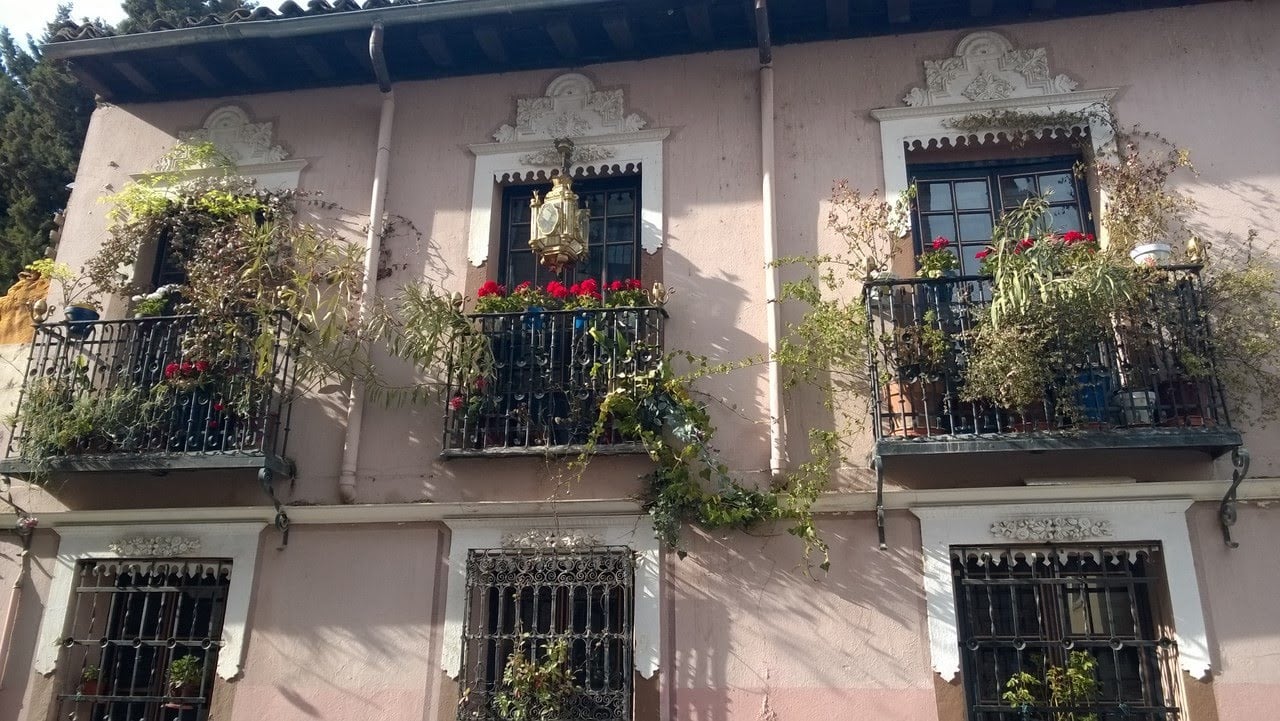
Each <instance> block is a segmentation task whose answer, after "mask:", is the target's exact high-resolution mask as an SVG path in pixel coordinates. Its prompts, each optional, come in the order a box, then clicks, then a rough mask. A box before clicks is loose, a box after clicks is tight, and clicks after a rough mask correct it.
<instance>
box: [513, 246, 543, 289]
mask: <svg viewBox="0 0 1280 721" xmlns="http://www.w3.org/2000/svg"><path fill="white" fill-rule="evenodd" d="M508 264H509V266H510V271H509V273H508V275H507V283H508V284H509V287H511V288H514V287H516V286H517V285H519V284H521V283H523V282H525V281H526V280H527V281H530V282H535V281H536V278H535V268H536V267H537V265H538V264H537V263H536V262H535V261H534V260H533V253H529V252H515V251H512V253H511V256H510V260H509V261H508Z"/></svg>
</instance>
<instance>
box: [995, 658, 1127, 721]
mask: <svg viewBox="0 0 1280 721" xmlns="http://www.w3.org/2000/svg"><path fill="white" fill-rule="evenodd" d="M1097 667H1098V661H1097V659H1095V658H1094V657H1093V656H1092V655H1090V654H1089V653H1088V652H1086V651H1072V652H1071V653H1070V654H1069V655H1068V656H1067V663H1066V665H1065V666H1057V665H1049V666H1048V667H1047V668H1045V671H1044V676H1043V679H1044V680H1041V677H1039V676H1036V675H1034V674H1031V673H1028V672H1026V671H1018V672H1017V673H1015V674H1013V675H1012V676H1010V677H1009V679H1008V680H1007V681H1005V685H1004V687H1005V692H1004V694H1002V695H1001V697H1000V698H1001V700H1002V701H1004V702H1005V703H1006V704H1008V705H1009V707H1010V708H1014V709H1018V710H1019V711H1020V712H1021V714H1022V715H1021V718H1034V719H1043V721H1098V714H1096V713H1094V712H1091V711H1082V710H1081V709H1082V708H1088V707H1089V706H1090V705H1092V704H1093V703H1094V702H1095V701H1097V700H1098V696H1099V695H1100V694H1101V691H1102V689H1101V688H1100V686H1099V684H1098V679H1097V675H1096V669H1097ZM1036 708H1040V709H1048V711H1047V712H1046V713H1043V714H1036V715H1034V716H1033V715H1031V714H1032V713H1033V711H1032V709H1036Z"/></svg>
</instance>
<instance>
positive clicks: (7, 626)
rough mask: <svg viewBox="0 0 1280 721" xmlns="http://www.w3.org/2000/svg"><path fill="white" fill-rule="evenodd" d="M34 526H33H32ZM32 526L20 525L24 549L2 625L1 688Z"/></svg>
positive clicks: (24, 574)
mask: <svg viewBox="0 0 1280 721" xmlns="http://www.w3.org/2000/svg"><path fill="white" fill-rule="evenodd" d="M32 528H33V527H32ZM32 528H24V527H22V526H19V527H18V530H17V534H18V539H19V541H20V542H21V543H22V550H21V551H19V552H18V563H19V566H18V575H17V576H15V577H14V579H13V587H12V588H11V589H9V604H8V606H7V609H8V610H7V612H6V613H5V617H4V625H3V626H2V627H0V633H2V634H4V635H3V636H0V688H3V687H4V679H5V675H6V673H7V672H8V670H9V653H10V650H11V649H12V647H13V630H14V625H15V624H16V623H17V620H18V606H19V604H20V603H21V602H22V586H23V585H24V583H25V582H26V580H27V573H28V569H29V568H30V566H31V563H30V555H31V532H32Z"/></svg>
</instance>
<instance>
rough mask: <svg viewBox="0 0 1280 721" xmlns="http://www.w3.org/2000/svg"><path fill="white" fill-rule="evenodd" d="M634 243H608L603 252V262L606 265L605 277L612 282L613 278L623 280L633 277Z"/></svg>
mask: <svg viewBox="0 0 1280 721" xmlns="http://www.w3.org/2000/svg"><path fill="white" fill-rule="evenodd" d="M635 249H636V247H635V245H631V244H627V245H610V246H609V247H608V250H607V251H606V253H605V263H606V265H607V267H606V268H605V272H606V273H607V275H606V276H605V278H606V279H607V280H608V281H610V282H612V281H615V280H623V279H625V278H633V277H635V275H636V272H635V257H636V250H635Z"/></svg>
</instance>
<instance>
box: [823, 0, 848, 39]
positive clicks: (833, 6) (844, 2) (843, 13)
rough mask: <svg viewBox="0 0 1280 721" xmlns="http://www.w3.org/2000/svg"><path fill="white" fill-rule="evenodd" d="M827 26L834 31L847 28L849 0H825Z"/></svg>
mask: <svg viewBox="0 0 1280 721" xmlns="http://www.w3.org/2000/svg"><path fill="white" fill-rule="evenodd" d="M827 27H828V28H831V29H832V30H834V31H836V32H841V31H844V30H848V29H849V0H827Z"/></svg>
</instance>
